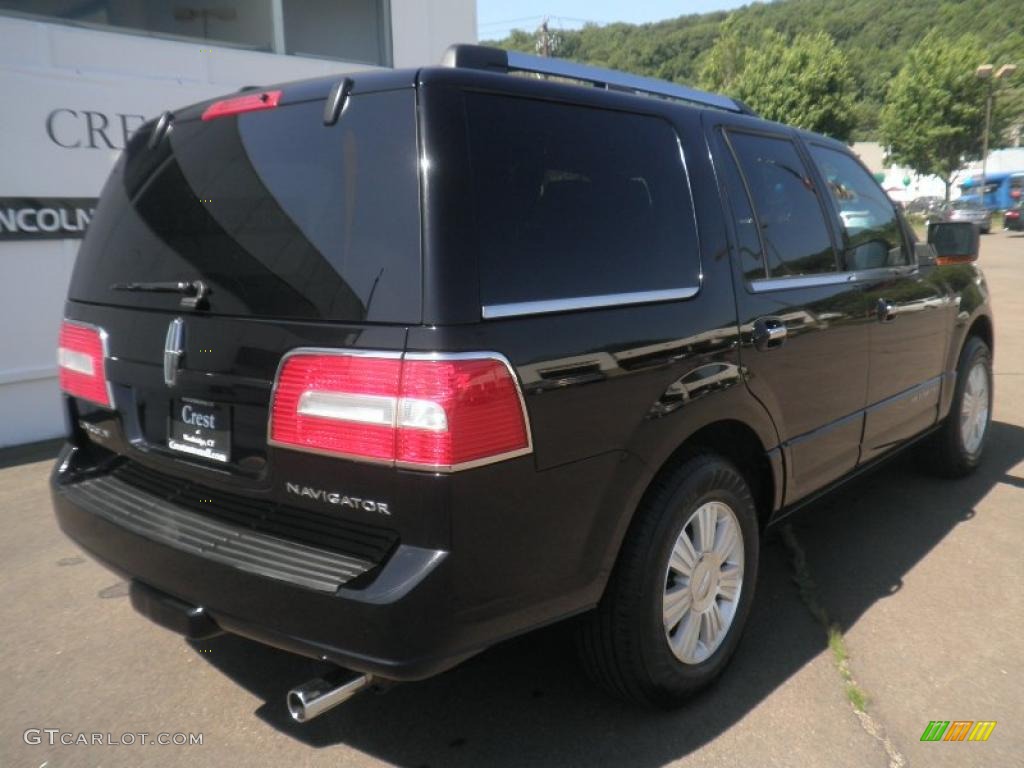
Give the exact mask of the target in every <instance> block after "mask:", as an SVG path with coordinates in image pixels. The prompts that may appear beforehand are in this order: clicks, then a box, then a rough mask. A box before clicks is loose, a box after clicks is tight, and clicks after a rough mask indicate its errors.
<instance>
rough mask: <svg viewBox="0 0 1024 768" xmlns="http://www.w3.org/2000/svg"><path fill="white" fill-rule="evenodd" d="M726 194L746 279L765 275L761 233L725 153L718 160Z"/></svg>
mask: <svg viewBox="0 0 1024 768" xmlns="http://www.w3.org/2000/svg"><path fill="white" fill-rule="evenodd" d="M718 170H719V173H720V174H721V179H722V182H723V186H724V187H725V194H726V197H727V198H728V200H729V207H730V209H731V210H732V216H733V221H734V222H735V225H736V240H737V242H736V248H737V250H738V251H739V254H740V264H741V266H742V269H743V275H744V277H746V278H747V280H757V279H759V278H764V277H767V276H768V272H767V270H766V269H765V264H764V254H763V253H762V252H761V236H760V234H758V226H757V221H756V220H755V218H754V209H753V208H751V207H750V198H749V197H748V196H747V190H746V187H745V186H744V184H743V177H742V176H740V172H739V169H738V168H737V167H736V163H735V162H734V161H733V158H732V156H731V155H728V154H725V155H723V156H722V157H721V162H719V163H718Z"/></svg>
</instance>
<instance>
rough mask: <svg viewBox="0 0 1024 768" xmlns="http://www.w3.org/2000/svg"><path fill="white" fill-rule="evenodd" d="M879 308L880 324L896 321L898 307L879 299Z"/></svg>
mask: <svg viewBox="0 0 1024 768" xmlns="http://www.w3.org/2000/svg"><path fill="white" fill-rule="evenodd" d="M877 307H878V309H877V311H878V322H880V323H891V322H892V321H893V320H895V319H896V305H894V304H890V303H889V302H888V301H886V300H885V299H879V300H878V304H877Z"/></svg>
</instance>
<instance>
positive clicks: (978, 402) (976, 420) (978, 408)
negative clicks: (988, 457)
mask: <svg viewBox="0 0 1024 768" xmlns="http://www.w3.org/2000/svg"><path fill="white" fill-rule="evenodd" d="M991 421H992V353H991V351H990V350H989V348H988V345H987V344H986V343H985V342H984V341H982V340H981V339H979V338H978V337H977V336H971V337H970V338H968V339H967V342H966V343H965V344H964V348H963V350H961V352H960V361H959V362H958V363H957V370H956V387H955V388H954V390H953V402H952V404H951V405H950V408H949V414H948V415H947V416H946V420H945V422H944V423H943V425H942V427H941V428H940V429H939V431H938V432H937V433H936V434H935V436H934V438H933V439H931V440H929V441H926V442H925V444H924V446H922V451H923V454H922V456H921V458H922V460H923V461H924V463H925V465H926V466H927V467H928V468H929V469H931V471H933V472H934V473H936V474H938V475H940V476H942V477H963V476H964V475H967V474H970V473H971V472H973V471H974V470H975V469H976V468H977V466H978V464H979V463H980V462H981V457H982V454H983V453H984V450H985V443H986V441H987V439H988V431H989V424H990V423H991Z"/></svg>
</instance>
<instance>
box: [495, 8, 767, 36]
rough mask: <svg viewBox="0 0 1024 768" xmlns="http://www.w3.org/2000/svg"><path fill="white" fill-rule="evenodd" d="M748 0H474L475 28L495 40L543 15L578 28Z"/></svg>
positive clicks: (651, 18)
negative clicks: (513, 0) (512, 0)
mask: <svg viewBox="0 0 1024 768" xmlns="http://www.w3.org/2000/svg"><path fill="white" fill-rule="evenodd" d="M747 2H750V0H704V1H703V2H697V1H696V0H642V2H638V0H516V2H514V3H510V2H508V1H507V0H505V2H502V1H501V0H477V4H476V15H477V29H478V33H479V36H480V39H481V40H497V39H500V38H502V37H505V36H506V35H507V34H508V33H509V31H510V30H512V29H515V28H519V29H534V28H536V27H538V26H539V25H540V23H541V21H542V20H543V18H544V17H545V16H548V17H549V19H550V21H549V24H550V25H551V26H552V27H559V28H562V29H578V28H579V27H581V26H583V24H584V23H586V22H588V21H592V22H595V23H598V24H607V23H609V22H613V21H628V22H630V23H633V24H639V23H644V22H648V21H660V20H661V19H671V18H675V17H676V16H684V15H686V14H689V13H706V12H708V11H721V10H727V9H729V8H738V7H739V6H741V5H745V4H746V3H747Z"/></svg>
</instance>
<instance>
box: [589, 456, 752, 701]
mask: <svg viewBox="0 0 1024 768" xmlns="http://www.w3.org/2000/svg"><path fill="white" fill-rule="evenodd" d="M758 546H759V533H758V525H757V511H756V507H755V504H754V499H753V497H752V496H751V493H750V489H749V487H748V485H747V482H746V480H745V479H744V477H743V475H742V474H741V473H740V472H739V470H737V469H736V467H735V466H733V465H732V464H731V463H730V462H728V461H726V460H725V459H723V458H721V457H719V456H717V455H714V454H700V455H697V456H695V457H693V458H691V459H689V460H688V461H685V462H684V463H682V464H680V465H679V466H678V467H677V468H676V469H675V470H674V471H672V472H670V473H668V474H667V475H666V476H665V477H663V478H661V479H659V480H656V481H655V483H654V485H653V486H652V488H651V490H650V491H649V492H648V494H647V497H646V499H645V501H644V502H643V503H642V505H641V507H640V508H639V509H638V510H637V513H636V517H635V519H634V521H633V524H632V525H631V527H630V531H629V533H628V534H627V537H626V540H625V541H624V542H623V546H622V550H621V552H620V554H619V559H618V561H617V563H616V565H615V569H614V571H613V572H612V576H611V579H610V580H609V582H608V587H607V589H606V590H605V594H604V597H603V598H602V600H601V603H600V604H599V606H598V607H597V609H596V610H595V611H593V612H592V613H591V614H589V615H588V616H585V617H584V618H583V621H582V622H581V626H580V629H579V634H578V646H579V650H580V655H581V657H582V660H583V663H584V665H585V666H586V668H587V671H588V672H589V673H590V676H591V677H592V678H593V679H594V680H595V681H596V682H597V683H598V684H600V685H601V686H602V687H604V688H605V689H607V690H608V691H610V692H611V693H612V694H614V695H616V696H619V697H620V698H626V699H631V700H633V701H637V702H640V703H643V704H647V705H654V706H660V707H666V708H667V707H672V706H677V705H679V704H680V703H682V702H683V701H684V700H685V699H686V698H687V697H688V696H690V695H691V694H693V693H695V692H696V691H698V690H700V689H701V688H703V687H704V686H706V685H708V684H709V683H710V682H711V681H712V680H714V679H715V678H716V677H717V676H718V675H719V674H720V673H721V671H722V670H723V669H724V667H725V665H726V663H727V662H728V660H729V658H730V657H731V656H732V654H733V652H734V651H735V650H736V645H737V644H738V643H739V639H740V635H741V633H742V630H743V626H744V625H745V624H746V620H747V616H748V614H749V612H750V605H751V602H752V601H753V598H754V586H755V583H756V580H757V563H758Z"/></svg>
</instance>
